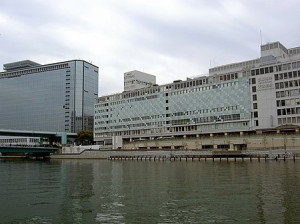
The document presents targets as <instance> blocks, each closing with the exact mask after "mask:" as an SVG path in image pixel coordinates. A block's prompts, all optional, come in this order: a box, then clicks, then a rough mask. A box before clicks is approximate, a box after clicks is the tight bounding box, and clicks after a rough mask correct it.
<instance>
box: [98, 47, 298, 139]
mask: <svg viewBox="0 0 300 224" xmlns="http://www.w3.org/2000/svg"><path fill="white" fill-rule="evenodd" d="M299 124H300V47H297V48H292V49H287V48H285V47H284V46H283V45H282V44H281V43H280V42H274V43H268V44H265V45H262V46H261V56H260V57H259V58H257V59H253V60H248V61H243V62H238V63H232V64H228V65H223V66H218V67H214V68H211V69H209V75H208V76H200V77H198V78H193V79H190V78H187V80H184V81H181V80H176V81H174V82H173V83H169V84H166V85H160V86H157V85H154V86H150V87H147V88H139V89H134V90H131V91H124V92H122V93H118V94H112V95H109V96H102V97H99V98H98V99H97V103H96V105H95V125H94V139H95V141H97V142H99V143H105V142H109V139H112V141H113V140H114V138H116V136H117V137H118V138H121V139H122V140H130V141H131V140H133V139H139V140H143V139H148V140H153V139H159V138H174V137H180V136H181V137H184V138H186V137H189V136H197V137H199V136H201V135H207V134H209V135H214V134H220V133H221V134H223V136H224V134H225V135H227V134H228V133H232V132H233V133H239V134H242V133H246V132H249V133H251V132H252V133H255V132H256V133H262V132H267V131H268V132H277V133H278V132H280V131H281V130H283V129H288V130H291V131H296V132H298V131H299V128H298V125H299Z"/></svg>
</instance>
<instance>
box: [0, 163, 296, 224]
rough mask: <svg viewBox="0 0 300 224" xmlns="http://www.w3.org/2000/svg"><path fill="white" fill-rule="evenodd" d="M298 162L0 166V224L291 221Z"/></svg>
mask: <svg viewBox="0 0 300 224" xmlns="http://www.w3.org/2000/svg"><path fill="white" fill-rule="evenodd" d="M299 164H300V163H299V162H297V161H296V162H293V161H286V162H284V161H277V162H275V161H267V162H265V161H263V162H258V161H253V162H250V161H245V162H236V163H235V162H221V163H220V162H214V163H213V162H212V161H207V162H204V161H200V162H198V161H197V162H191V161H188V162H179V161H176V162H166V161H156V162H155V161H106V160H62V161H60V160H59V161H55V160H52V161H49V162H39V161H21V160H19V161H13V160H0V178H1V182H0V211H1V213H0V220H1V223H297V222H298V221H299V220H300V213H299V212H298V211H299V210H300V174H299V168H300V165H299Z"/></svg>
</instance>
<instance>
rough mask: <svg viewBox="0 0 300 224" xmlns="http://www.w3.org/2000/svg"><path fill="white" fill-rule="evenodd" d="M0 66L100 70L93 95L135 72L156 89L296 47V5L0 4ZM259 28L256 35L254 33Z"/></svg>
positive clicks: (210, 1)
mask: <svg viewBox="0 0 300 224" xmlns="http://www.w3.org/2000/svg"><path fill="white" fill-rule="evenodd" d="M0 5H1V6H0V49H1V50H0V66H1V69H0V71H2V65H3V64H5V63H9V62H14V61H19V60H25V59H30V60H33V61H36V62H38V63H41V64H48V63H54V62H59V61H66V60H72V59H83V60H86V61H90V62H92V63H93V64H95V65H97V66H98V67H99V95H106V94H112V93H116V92H121V91H122V90H123V74H124V72H127V71H131V70H140V71H143V72H147V73H150V74H153V75H156V77H157V83H158V84H165V83H169V82H172V81H173V80H175V79H185V78H186V77H193V76H198V75H203V74H207V73H208V69H209V68H210V67H213V66H217V65H223V64H228V63H233V62H238V61H243V60H249V59H254V58H258V57H259V56H260V48H259V46H260V43H261V36H262V43H266V42H273V41H280V42H281V43H282V44H283V45H285V46H286V47H287V48H292V47H296V46H300V29H299V27H300V19H299V17H300V16H299V8H300V1H299V0H285V1H282V0H280V1H279V0H267V1H264V0H149V1H145V0H85V1H80V0H76V1H75V0H51V1H44V0H26V1H25V0H1V4H0ZM260 31H261V34H262V35H260Z"/></svg>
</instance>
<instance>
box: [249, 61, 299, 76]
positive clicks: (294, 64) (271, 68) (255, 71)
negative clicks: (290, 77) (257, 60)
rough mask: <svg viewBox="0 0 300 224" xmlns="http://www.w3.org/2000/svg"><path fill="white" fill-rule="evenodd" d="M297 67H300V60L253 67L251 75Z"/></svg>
mask: <svg viewBox="0 0 300 224" xmlns="http://www.w3.org/2000/svg"><path fill="white" fill-rule="evenodd" d="M297 68H300V61H297V62H292V63H286V64H281V65H275V66H268V67H264V68H257V69H253V70H251V75H252V76H255V75H263V74H268V73H273V72H281V71H286V70H291V69H297Z"/></svg>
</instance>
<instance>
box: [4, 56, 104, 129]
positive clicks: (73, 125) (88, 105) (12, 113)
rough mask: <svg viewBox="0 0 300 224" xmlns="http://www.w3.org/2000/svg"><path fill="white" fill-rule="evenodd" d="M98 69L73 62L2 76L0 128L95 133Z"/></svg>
mask: <svg viewBox="0 0 300 224" xmlns="http://www.w3.org/2000/svg"><path fill="white" fill-rule="evenodd" d="M97 95H98V67H96V66H94V65H92V64H90V63H88V62H85V61H81V60H73V61H67V62H61V63H55V64H49V65H42V66H36V67H32V68H29V69H23V70H17V71H7V72H2V73H0V128H1V129H18V130H32V131H55V132H76V131H78V130H93V121H92V119H93V115H94V110H93V106H94V102H95V99H96V98H97Z"/></svg>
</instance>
